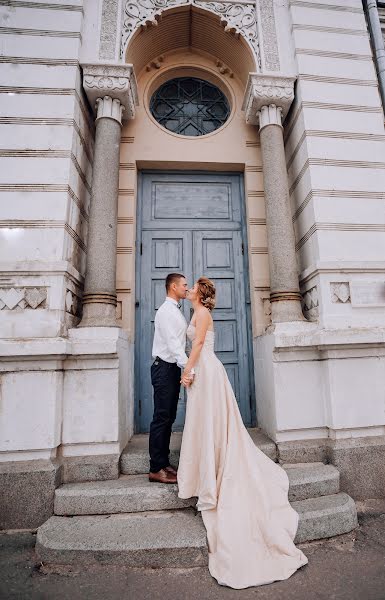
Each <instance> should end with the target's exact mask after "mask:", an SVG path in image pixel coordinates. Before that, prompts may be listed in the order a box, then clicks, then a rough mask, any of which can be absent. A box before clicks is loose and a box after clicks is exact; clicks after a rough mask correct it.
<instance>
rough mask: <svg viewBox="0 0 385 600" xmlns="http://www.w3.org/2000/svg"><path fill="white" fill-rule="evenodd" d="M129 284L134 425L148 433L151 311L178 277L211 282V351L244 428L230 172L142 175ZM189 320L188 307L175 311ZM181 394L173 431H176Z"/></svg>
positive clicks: (244, 317)
mask: <svg viewBox="0 0 385 600" xmlns="http://www.w3.org/2000/svg"><path fill="white" fill-rule="evenodd" d="M139 184H140V185H139V190H140V194H139V211H138V231H137V281H136V288H137V289H136V306H137V313H136V341H135V380H136V386H135V387H136V399H135V406H136V428H137V431H142V432H146V431H148V430H149V426H150V422H151V419H152V412H153V398H152V386H151V380H150V366H151V362H152V357H151V349H152V340H153V334H154V318H155V313H156V310H157V309H158V308H159V306H160V305H161V304H162V302H163V301H164V298H165V287H164V281H165V278H166V275H167V274H168V273H170V272H181V273H183V274H184V275H185V277H186V278H187V281H188V284H189V286H190V285H192V283H193V282H194V281H196V279H198V277H200V276H201V275H205V276H207V277H210V279H212V280H213V281H214V282H215V285H216V288H217V305H216V308H215V310H214V312H213V317H214V321H215V331H216V342H215V351H216V353H217V355H218V357H219V359H220V360H221V361H222V362H223V364H224V365H225V368H226V371H227V373H228V376H229V379H230V381H231V383H232V385H233V388H234V392H235V395H236V397H237V401H238V404H239V407H240V410H241V413H242V416H243V419H244V422H245V424H246V425H250V424H251V421H252V417H251V402H252V385H251V377H250V372H251V371H252V356H251V344H250V327H249V323H248V320H249V317H248V304H249V284H248V269H247V268H246V255H245V252H244V248H245V246H246V244H245V239H244V238H245V233H244V222H243V210H242V208H243V207H242V195H241V190H242V187H241V176H240V175H238V174H222V173H216V174H212V173H210V174H201V173H200V174H199V173H164V172H162V173H142V174H141V176H140V181H139ZM182 310H183V311H184V314H185V317H186V319H187V321H189V320H190V313H191V305H190V303H189V302H188V301H187V300H186V301H184V302H183V308H182ZM185 399H186V398H185V391H184V389H183V388H182V389H181V396H180V400H179V403H178V413H177V419H176V422H175V425H174V429H176V430H177V429H182V428H183V423H184V414H185Z"/></svg>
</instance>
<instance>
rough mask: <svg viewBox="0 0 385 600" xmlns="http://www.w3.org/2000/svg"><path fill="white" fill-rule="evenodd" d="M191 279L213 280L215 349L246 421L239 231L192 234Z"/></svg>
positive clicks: (241, 266)
mask: <svg viewBox="0 0 385 600" xmlns="http://www.w3.org/2000/svg"><path fill="white" fill-rule="evenodd" d="M193 245H194V253H193V256H194V262H193V270H194V279H197V278H198V277H199V276H200V275H201V274H204V275H205V276H206V277H209V278H210V279H212V281H214V283H215V287H216V289H217V297H218V303H217V305H216V308H215V310H214V311H213V319H214V327H215V332H216V333H215V351H216V353H217V356H218V358H219V359H220V360H221V361H222V363H223V364H224V366H225V368H226V371H227V373H228V376H229V379H230V381H231V382H232V384H233V387H234V392H235V395H236V398H237V401H238V404H239V408H240V410H241V412H242V415H243V418H244V419H245V420H246V422H249V421H250V390H249V378H248V377H244V376H242V378H240V377H239V373H242V374H244V373H247V372H248V366H249V365H248V356H247V354H248V353H247V351H246V349H247V329H246V319H245V312H246V311H245V309H243V310H242V307H245V304H246V298H245V284H244V277H243V256H242V235H241V232H240V231H226V232H220V231H197V232H194V233H193Z"/></svg>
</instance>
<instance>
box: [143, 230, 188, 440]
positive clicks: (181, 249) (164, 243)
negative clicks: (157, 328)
mask: <svg viewBox="0 0 385 600" xmlns="http://www.w3.org/2000/svg"><path fill="white" fill-rule="evenodd" d="M191 245H192V243H191V232H189V231H185V232H180V233H179V232H176V231H151V230H150V231H143V233H142V255H141V257H140V258H141V297H140V301H139V309H140V311H139V313H138V319H140V328H139V329H137V336H136V344H137V345H138V350H139V361H137V368H136V376H138V374H139V382H140V385H137V386H136V403H137V411H136V413H137V419H136V420H137V425H138V426H139V429H140V431H148V430H149V426H150V423H151V419H152V413H153V393H152V385H151V378H150V369H151V363H152V360H153V359H152V341H153V338H154V320H155V314H156V311H157V309H158V308H159V306H160V305H161V304H162V303H163V302H164V299H165V295H166V290H165V285H164V284H165V279H166V277H167V275H168V273H171V272H178V273H179V272H180V273H184V274H185V275H186V277H187V278H188V279H190V280H191V278H192V256H191ZM184 304H187V303H186V302H184ZM183 310H184V311H185V317H186V319H189V315H190V312H189V307H187V306H185V307H184V308H183ZM137 357H138V354H137ZM138 362H139V364H138ZM185 408H186V394H185V390H184V388H182V389H181V397H180V400H179V402H178V413H177V419H176V422H175V427H177V428H180V427H182V426H183V422H184V413H185Z"/></svg>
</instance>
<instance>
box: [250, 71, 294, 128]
mask: <svg viewBox="0 0 385 600" xmlns="http://www.w3.org/2000/svg"><path fill="white" fill-rule="evenodd" d="M295 79H296V78H295V77H285V76H282V75H261V74H259V73H249V78H248V81H247V85H246V92H245V96H244V100H243V104H242V110H244V111H245V113H246V123H249V124H252V125H257V124H258V123H259V122H260V116H261V117H262V116H263V118H264V119H266V118H275V119H278V115H277V109H281V110H280V111H279V112H280V115H281V116H282V119H284V118H285V117H286V115H287V113H288V111H289V108H290V106H291V103H292V102H293V100H294V82H295ZM270 105H274V107H275V108H274V111H273V112H271V113H270V112H269V113H266V111H265V113H264V114H263V115H262V111H261V109H262V107H264V106H270ZM265 124H266V123H265Z"/></svg>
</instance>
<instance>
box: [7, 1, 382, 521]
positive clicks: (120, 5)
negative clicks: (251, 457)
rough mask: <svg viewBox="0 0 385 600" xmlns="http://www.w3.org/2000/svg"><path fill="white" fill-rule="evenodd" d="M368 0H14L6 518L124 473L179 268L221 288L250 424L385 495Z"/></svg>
mask: <svg viewBox="0 0 385 600" xmlns="http://www.w3.org/2000/svg"><path fill="white" fill-rule="evenodd" d="M370 4H371V3H370V2H368V3H365V5H363V4H362V2H361V0H344V1H343V2H338V0H323V1H322V2H321V1H320V0H308V1H305V0H253V1H250V2H249V1H248V0H242V1H241V2H233V1H232V0H226V1H225V2H211V1H209V0H132V1H128V0H124V1H123V0H71V1H70V2H69V3H62V2H60V1H59V0H51V1H50V2H45V1H44V0H40V1H38V2H37V1H36V2H35V1H32V2H22V1H21V0H20V1H19V0H15V1H7V2H0V17H1V23H0V26H1V27H0V33H1V47H2V52H1V62H2V66H1V70H2V73H3V76H2V78H1V80H2V83H1V86H0V103H1V121H0V128H1V136H0V140H1V149H0V157H1V164H2V168H1V173H0V177H1V182H0V192H1V202H0V211H1V217H0V218H1V221H0V227H1V229H0V255H1V259H0V260H1V268H0V271H1V272H0V331H1V341H0V345H1V359H2V360H1V410H0V461H1V465H0V473H1V477H2V480H3V482H4V485H6V486H7V489H8V491H7V492H6V498H7V502H8V503H9V499H10V498H12V510H11V509H10V510H9V511H8V512H7V515H6V518H5V520H4V524H3V526H4V527H34V526H38V525H40V524H41V523H42V522H43V521H44V519H45V518H47V517H48V516H50V514H51V513H52V502H53V494H54V490H55V488H56V487H57V486H58V485H59V484H60V483H61V482H71V481H83V480H90V479H91V480H92V479H113V478H116V477H118V475H119V459H120V455H121V453H122V451H123V449H124V448H125V447H126V445H127V443H128V442H129V440H130V439H131V437H132V436H133V434H134V432H136V433H145V432H147V431H148V426H149V423H150V420H151V411H152V398H151V385H150V375H149V365H150V363H151V337H152V332H153V319H154V314H155V311H156V309H157V307H158V306H159V304H160V303H161V302H162V301H163V298H164V279H165V276H166V274H167V273H168V272H171V271H178V272H179V271H181V272H183V273H184V274H185V275H186V277H187V279H188V281H189V282H191V283H192V282H193V281H194V279H196V278H197V277H199V276H200V275H202V274H204V275H207V276H209V277H211V278H212V279H213V280H214V281H215V282H216V285H217V289H218V304H217V308H216V310H215V312H214V318H215V321H216V331H217V337H216V344H217V347H216V349H217V352H218V355H219V357H220V358H221V360H223V362H224V364H225V365H226V369H227V372H228V374H229V377H230V379H231V382H232V384H233V386H234V389H235V391H236V395H237V399H238V402H239V406H240V409H241V412H242V416H243V418H244V421H245V423H246V424H247V425H248V426H253V427H254V426H258V427H259V428H260V429H261V430H262V431H263V432H265V433H266V434H267V435H268V436H269V437H270V438H271V439H272V440H273V441H274V442H275V443H276V445H277V448H278V453H279V456H280V457H281V458H282V460H285V461H291V462H307V461H314V460H321V461H324V462H330V463H332V464H334V465H336V466H337V467H338V468H339V470H340V472H341V478H342V479H341V482H342V484H343V489H344V490H345V491H346V492H348V493H350V494H351V495H352V496H353V498H357V499H358V498H365V497H366V498H367V497H378V496H383V495H384V494H385V463H384V461H383V456H384V452H385V275H384V273H385V262H384V257H385V134H384V112H383V107H382V102H381V95H380V91H379V81H378V78H377V74H376V56H377V55H378V53H377V54H376V52H375V53H374V54H373V50H372V48H373V47H374V46H373V42H372V43H371V36H370V29H369V27H368V22H367V17H366V11H367V9H368V6H367V5H370ZM374 4H375V3H374ZM374 8H375V10H376V11H377V7H376V6H375V7H374ZM372 40H373V33H372ZM382 44H383V41H382ZM380 50H381V49H380ZM382 50H383V48H382ZM183 310H184V311H185V315H186V318H189V316H190V308H189V307H188V306H187V302H185V306H184V309H183ZM183 415H184V397H183V393H182V396H181V401H180V403H179V412H178V418H177V423H176V427H177V428H179V429H182V428H183Z"/></svg>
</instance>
